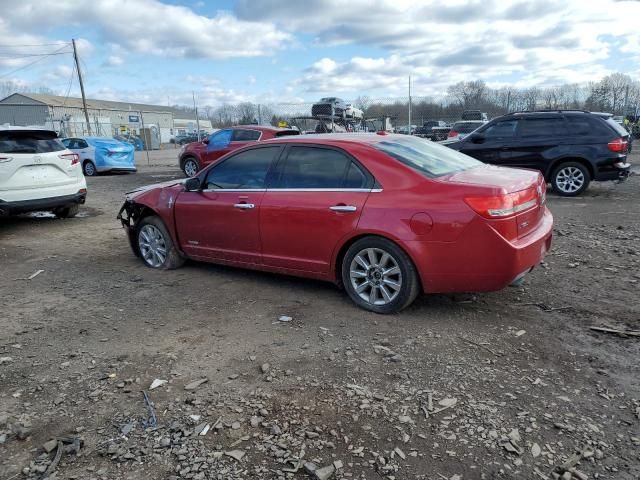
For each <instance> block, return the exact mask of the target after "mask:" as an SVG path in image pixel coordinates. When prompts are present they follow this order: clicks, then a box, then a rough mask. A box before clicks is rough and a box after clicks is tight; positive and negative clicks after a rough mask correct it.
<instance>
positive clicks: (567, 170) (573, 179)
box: [551, 162, 591, 197]
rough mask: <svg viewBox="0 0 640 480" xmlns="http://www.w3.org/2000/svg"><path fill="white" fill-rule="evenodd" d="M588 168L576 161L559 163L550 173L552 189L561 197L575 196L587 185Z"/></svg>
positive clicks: (588, 177) (588, 178)
mask: <svg viewBox="0 0 640 480" xmlns="http://www.w3.org/2000/svg"><path fill="white" fill-rule="evenodd" d="M590 181H591V176H590V175H589V170H587V168H586V167H585V166H584V165H582V164H581V163H578V162H566V163H562V164H560V165H559V166H558V167H557V168H556V169H555V170H554V171H553V173H552V174H551V185H552V186H553V189H554V190H555V191H556V192H558V194H559V195H562V196H563V197H575V196H576V195H580V194H581V193H582V192H584V191H585V190H586V189H587V187H588V186H589V182H590Z"/></svg>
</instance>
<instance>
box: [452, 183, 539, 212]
mask: <svg viewBox="0 0 640 480" xmlns="http://www.w3.org/2000/svg"><path fill="white" fill-rule="evenodd" d="M537 188H538V187H537V186H534V187H530V188H527V189H525V190H520V191H519V192H513V193H505V194H503V195H491V196H486V197H466V198H465V199H464V201H465V202H467V205H469V206H470V207H471V208H472V209H473V210H475V211H476V212H477V213H478V214H480V215H482V216H483V217H485V218H492V219H494V218H506V217H511V216H513V215H516V214H518V213H520V212H523V211H525V210H529V209H530V208H532V207H535V206H536V205H538V201H540V202H542V201H543V198H544V197H542V195H544V193H543V194H542V195H539V194H538V189H537ZM540 197H542V198H540Z"/></svg>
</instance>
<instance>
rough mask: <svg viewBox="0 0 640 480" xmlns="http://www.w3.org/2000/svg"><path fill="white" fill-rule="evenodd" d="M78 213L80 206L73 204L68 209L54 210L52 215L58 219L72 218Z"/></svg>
mask: <svg viewBox="0 0 640 480" xmlns="http://www.w3.org/2000/svg"><path fill="white" fill-rule="evenodd" d="M78 211H80V205H78V204H74V205H69V206H68V207H62V208H56V209H55V210H54V211H53V214H54V215H55V216H56V217H58V218H73V217H75V216H76V215H77V214H78Z"/></svg>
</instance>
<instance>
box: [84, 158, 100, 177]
mask: <svg viewBox="0 0 640 480" xmlns="http://www.w3.org/2000/svg"><path fill="white" fill-rule="evenodd" d="M82 172H83V173H84V175H85V176H86V177H95V176H96V175H97V174H98V170H97V169H96V166H95V164H94V163H93V162H92V161H91V160H85V162H84V163H83V164H82Z"/></svg>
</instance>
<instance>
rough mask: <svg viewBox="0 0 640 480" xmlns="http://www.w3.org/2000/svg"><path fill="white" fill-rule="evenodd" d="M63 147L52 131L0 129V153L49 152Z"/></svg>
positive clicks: (57, 150)
mask: <svg viewBox="0 0 640 480" xmlns="http://www.w3.org/2000/svg"><path fill="white" fill-rule="evenodd" d="M64 149H65V146H64V145H63V144H62V142H61V141H60V140H59V139H58V136H57V135H56V134H55V133H54V132H39V131H28V130H25V131H20V130H5V131H0V153H49V152H59V151H60V150H64Z"/></svg>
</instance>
